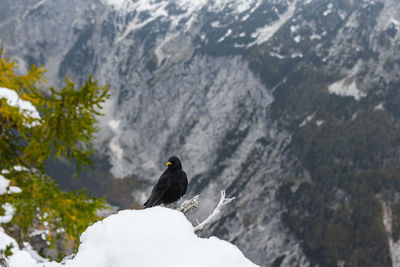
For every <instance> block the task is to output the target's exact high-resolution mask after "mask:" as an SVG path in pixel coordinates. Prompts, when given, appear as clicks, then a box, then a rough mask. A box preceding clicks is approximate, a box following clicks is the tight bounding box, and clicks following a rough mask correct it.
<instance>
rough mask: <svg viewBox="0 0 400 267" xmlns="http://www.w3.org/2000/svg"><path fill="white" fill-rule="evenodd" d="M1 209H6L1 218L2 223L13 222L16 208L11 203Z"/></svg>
mask: <svg viewBox="0 0 400 267" xmlns="http://www.w3.org/2000/svg"><path fill="white" fill-rule="evenodd" d="M1 207H2V208H3V209H4V215H3V216H0V223H9V222H11V219H12V217H13V216H14V213H15V208H14V207H13V206H12V205H11V204H10V203H4V204H3V205H1Z"/></svg>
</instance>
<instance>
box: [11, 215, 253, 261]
mask: <svg viewBox="0 0 400 267" xmlns="http://www.w3.org/2000/svg"><path fill="white" fill-rule="evenodd" d="M9 264H10V267H39V266H40V267H42V266H45V267H58V266H65V267H126V266H143V267H144V266H145V267H160V266H164V267H169V266H171V267H172V266H173V267H187V266H190V267H197V266H198V267H204V266H207V267H252V266H253V267H255V266H257V265H255V264H254V263H252V262H251V261H250V260H248V259H247V258H246V257H245V256H244V255H243V254H242V252H241V251H240V250H239V249H238V248H237V247H236V246H234V245H232V244H231V243H229V242H226V241H223V240H220V239H218V238H216V237H211V238H200V237H198V236H197V235H195V234H194V232H193V226H192V224H191V223H190V222H189V221H188V220H187V219H186V217H185V216H184V215H183V214H182V213H181V212H178V211H175V210H171V209H167V208H162V207H155V208H151V209H145V210H124V211H121V212H119V213H118V214H115V215H111V216H109V217H107V218H105V219H104V220H102V221H100V222H97V223H95V224H94V225H92V226H90V227H89V228H88V229H87V230H86V231H85V232H84V233H83V234H82V235H81V245H80V247H79V251H78V253H77V254H76V255H75V257H74V258H72V259H68V260H65V261H64V262H63V263H62V264H60V263H57V262H48V263H40V264H36V263H35V261H34V260H33V259H32V258H31V257H30V256H29V254H28V253H27V252H25V251H20V252H17V253H16V254H15V255H13V256H12V257H11V258H10V261H9Z"/></svg>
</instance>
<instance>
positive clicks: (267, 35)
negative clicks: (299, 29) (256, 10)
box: [248, 1, 297, 47]
mask: <svg viewBox="0 0 400 267" xmlns="http://www.w3.org/2000/svg"><path fill="white" fill-rule="evenodd" d="M296 2H297V1H293V3H291V4H290V5H289V6H288V9H287V10H286V12H285V13H283V14H282V15H281V16H280V18H279V19H278V21H276V22H275V23H273V24H271V25H266V26H265V27H262V28H258V29H257V30H256V31H255V32H253V33H252V34H251V37H253V38H256V40H255V41H253V42H252V43H250V44H249V45H248V46H249V47H250V46H253V45H260V44H262V43H265V42H267V41H268V40H269V39H271V37H273V36H274V34H275V33H276V32H277V31H278V30H279V29H280V28H281V27H282V26H283V25H284V24H285V23H286V22H287V21H288V20H290V19H291V18H292V17H293V15H294V11H295V10H296Z"/></svg>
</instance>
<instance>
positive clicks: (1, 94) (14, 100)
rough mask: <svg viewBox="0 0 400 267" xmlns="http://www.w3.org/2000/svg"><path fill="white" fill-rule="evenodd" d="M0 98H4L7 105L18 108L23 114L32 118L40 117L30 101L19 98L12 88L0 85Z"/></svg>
mask: <svg viewBox="0 0 400 267" xmlns="http://www.w3.org/2000/svg"><path fill="white" fill-rule="evenodd" d="M0 98H5V99H6V100H7V104H8V105H10V106H13V107H17V108H19V110H20V112H21V113H22V114H24V115H25V116H28V117H31V118H33V119H40V116H39V112H38V111H37V110H36V108H35V107H34V106H33V105H32V103H31V102H29V101H26V100H22V99H21V98H19V96H18V94H17V92H15V91H14V90H11V89H8V88H4V87H0ZM32 126H34V124H32Z"/></svg>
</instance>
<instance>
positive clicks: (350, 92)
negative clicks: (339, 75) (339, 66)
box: [329, 78, 365, 100]
mask: <svg viewBox="0 0 400 267" xmlns="http://www.w3.org/2000/svg"><path fill="white" fill-rule="evenodd" d="M329 93H331V94H336V95H340V96H352V97H354V99H355V100H360V99H361V98H362V97H364V96H365V93H364V92H361V91H360V90H359V89H358V87H357V84H356V82H355V81H354V80H350V81H349V80H348V79H346V78H345V79H343V80H340V81H337V82H335V83H333V84H331V85H330V86H329Z"/></svg>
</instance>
